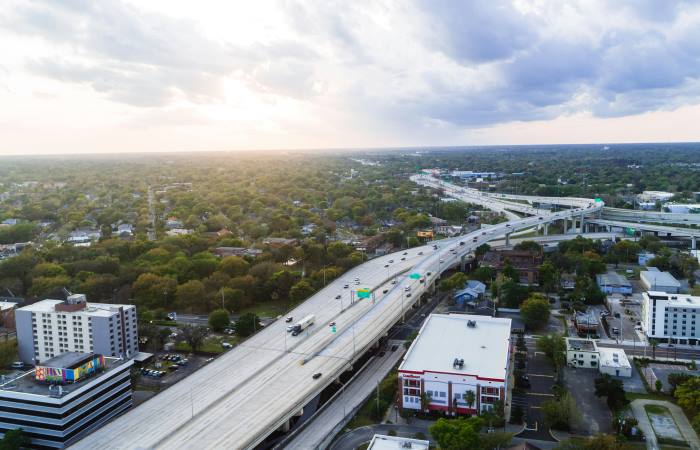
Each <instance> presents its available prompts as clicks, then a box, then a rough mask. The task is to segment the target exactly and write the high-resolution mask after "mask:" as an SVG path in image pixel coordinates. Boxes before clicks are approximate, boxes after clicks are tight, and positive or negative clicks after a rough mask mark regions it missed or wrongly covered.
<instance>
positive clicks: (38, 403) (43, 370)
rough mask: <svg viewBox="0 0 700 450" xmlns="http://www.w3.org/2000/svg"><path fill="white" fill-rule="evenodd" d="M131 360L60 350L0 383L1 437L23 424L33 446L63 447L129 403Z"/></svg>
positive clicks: (108, 418) (22, 426) (126, 407)
mask: <svg viewBox="0 0 700 450" xmlns="http://www.w3.org/2000/svg"><path fill="white" fill-rule="evenodd" d="M132 365H133V361H132V360H121V359H118V358H106V357H104V356H102V355H96V354H93V353H75V352H68V353H63V354H62V355H60V356H57V357H55V358H52V359H49V360H47V361H44V362H43V363H42V364H41V365H38V366H37V367H36V368H35V369H34V370H31V371H29V372H26V373H23V374H22V375H20V376H19V377H16V378H12V379H9V380H7V379H4V380H3V382H2V383H1V384H0V402H1V403H2V407H0V435H4V433H5V432H7V431H8V430H12V429H16V428H22V430H23V431H24V433H25V435H27V437H29V439H30V442H31V447H32V448H65V447H68V446H69V445H71V444H72V443H74V442H76V441H78V440H79V439H80V438H82V437H83V436H85V435H86V434H88V433H89V432H91V431H93V430H95V429H96V428H98V427H100V426H101V425H103V424H104V423H106V422H107V421H109V420H110V419H112V418H113V417H115V416H117V415H119V414H121V413H122V412H124V411H125V410H127V409H129V408H130V407H131V406H132V391H131V378H130V368H131V366H132Z"/></svg>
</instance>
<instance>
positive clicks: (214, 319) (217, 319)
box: [209, 309, 230, 331]
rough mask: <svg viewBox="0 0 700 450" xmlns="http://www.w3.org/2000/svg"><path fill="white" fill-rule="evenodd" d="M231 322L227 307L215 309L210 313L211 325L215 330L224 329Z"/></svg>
mask: <svg viewBox="0 0 700 450" xmlns="http://www.w3.org/2000/svg"><path fill="white" fill-rule="evenodd" d="M229 322H230V319H229V316H228V311H226V310H225V309H215V310H214V311H212V312H211V313H209V326H210V327H211V329H212V330H214V331H223V329H224V328H226V327H227V326H228V324H229Z"/></svg>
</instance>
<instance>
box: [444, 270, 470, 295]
mask: <svg viewBox="0 0 700 450" xmlns="http://www.w3.org/2000/svg"><path fill="white" fill-rule="evenodd" d="M466 282H467V276H466V275H464V274H463V273H462V272H457V273H455V274H452V275H451V276H450V277H449V278H446V279H444V280H442V281H441V282H440V290H441V291H443V292H448V291H451V290H453V289H459V288H461V287H462V286H464V284H465V283H466Z"/></svg>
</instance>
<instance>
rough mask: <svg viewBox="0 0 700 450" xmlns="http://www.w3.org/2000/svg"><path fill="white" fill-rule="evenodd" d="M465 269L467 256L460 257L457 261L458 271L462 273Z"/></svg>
mask: <svg viewBox="0 0 700 450" xmlns="http://www.w3.org/2000/svg"><path fill="white" fill-rule="evenodd" d="M466 268H467V255H462V257H461V258H460V259H459V270H461V271H462V272H464V271H465V270H466Z"/></svg>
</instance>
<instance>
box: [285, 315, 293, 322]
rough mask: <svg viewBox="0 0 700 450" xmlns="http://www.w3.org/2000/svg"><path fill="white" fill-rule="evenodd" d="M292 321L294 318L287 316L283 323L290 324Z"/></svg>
mask: <svg viewBox="0 0 700 450" xmlns="http://www.w3.org/2000/svg"><path fill="white" fill-rule="evenodd" d="M292 320H294V317H292V316H287V318H286V319H284V321H285V322H287V323H289V322H291V321H292Z"/></svg>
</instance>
